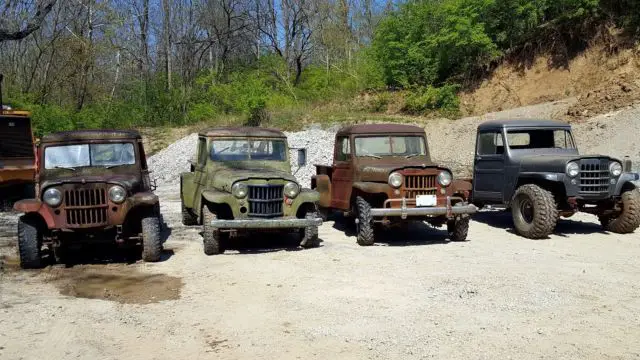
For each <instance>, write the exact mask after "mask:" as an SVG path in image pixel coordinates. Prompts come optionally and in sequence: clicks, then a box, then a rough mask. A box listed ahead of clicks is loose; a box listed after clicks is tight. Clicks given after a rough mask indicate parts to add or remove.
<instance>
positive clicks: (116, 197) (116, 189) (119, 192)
mask: <svg viewBox="0 0 640 360" xmlns="http://www.w3.org/2000/svg"><path fill="white" fill-rule="evenodd" d="M126 198H127V192H126V191H125V190H124V188H123V187H122V186H119V185H116V186H112V187H111V189H109V199H110V200H111V201H112V202H114V203H116V204H121V203H122V202H124V199H126Z"/></svg>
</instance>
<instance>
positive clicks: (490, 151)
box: [477, 131, 504, 155]
mask: <svg viewBox="0 0 640 360" xmlns="http://www.w3.org/2000/svg"><path fill="white" fill-rule="evenodd" d="M477 151H478V155H496V154H504V143H503V142H502V134H501V133H500V132H497V131H493V132H483V133H480V134H479V135H478V149H477Z"/></svg>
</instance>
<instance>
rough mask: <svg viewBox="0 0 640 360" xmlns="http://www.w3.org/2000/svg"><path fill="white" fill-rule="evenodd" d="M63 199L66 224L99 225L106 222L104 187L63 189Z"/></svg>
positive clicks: (105, 194) (105, 192)
mask: <svg viewBox="0 0 640 360" xmlns="http://www.w3.org/2000/svg"><path fill="white" fill-rule="evenodd" d="M64 201H65V212H66V218H67V224H68V225H71V226H73V225H77V226H86V225H93V226H99V225H105V224H106V223H107V220H108V219H107V209H108V207H107V191H106V189H104V188H98V189H95V188H90V189H73V190H65V192H64Z"/></svg>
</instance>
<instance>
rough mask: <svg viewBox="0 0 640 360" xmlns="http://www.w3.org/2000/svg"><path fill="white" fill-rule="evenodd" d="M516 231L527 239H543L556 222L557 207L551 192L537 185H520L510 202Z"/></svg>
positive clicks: (551, 230)
mask: <svg viewBox="0 0 640 360" xmlns="http://www.w3.org/2000/svg"><path fill="white" fill-rule="evenodd" d="M511 214H512V216H513V224H514V227H515V229H516V232H517V233H518V234H520V235H521V236H524V237H526V238H529V239H544V238H546V237H548V236H549V234H551V233H552V232H553V230H554V229H555V227H556V224H557V222H558V209H557V207H556V201H555V199H554V198H553V194H552V193H551V192H550V191H548V190H545V189H543V188H541V187H540V186H538V185H533V184H527V185H522V186H521V187H519V188H518V189H517V190H516V193H515V195H514V197H513V202H512V204H511Z"/></svg>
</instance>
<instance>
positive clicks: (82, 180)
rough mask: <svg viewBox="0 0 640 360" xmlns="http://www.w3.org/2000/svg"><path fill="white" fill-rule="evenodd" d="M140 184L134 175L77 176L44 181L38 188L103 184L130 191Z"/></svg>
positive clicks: (137, 177)
mask: <svg viewBox="0 0 640 360" xmlns="http://www.w3.org/2000/svg"><path fill="white" fill-rule="evenodd" d="M141 182H142V179H141V177H140V176H134V175H110V176H81V175H78V176H68V177H64V178H58V179H49V180H44V181H42V182H41V183H40V188H41V189H42V190H44V189H47V188H49V187H51V186H54V185H64V184H89V183H92V184H95V183H105V184H113V185H120V186H122V187H124V188H125V189H127V190H131V189H133V188H136V187H138V186H139V185H140V183H141Z"/></svg>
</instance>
